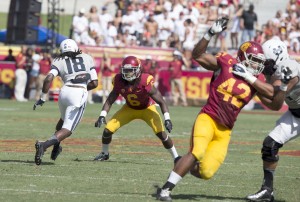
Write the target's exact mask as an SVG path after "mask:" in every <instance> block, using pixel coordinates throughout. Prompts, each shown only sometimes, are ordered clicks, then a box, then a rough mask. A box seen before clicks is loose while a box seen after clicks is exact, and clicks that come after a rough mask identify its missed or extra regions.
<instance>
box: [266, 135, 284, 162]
mask: <svg viewBox="0 0 300 202" xmlns="http://www.w3.org/2000/svg"><path fill="white" fill-rule="evenodd" d="M281 147H282V144H280V143H278V142H276V141H275V140H273V138H271V137H270V136H268V137H266V138H265V140H264V142H263V147H262V149H261V154H262V159H263V160H264V161H267V162H277V161H278V160H279V156H278V152H279V148H281Z"/></svg>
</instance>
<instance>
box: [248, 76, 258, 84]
mask: <svg viewBox="0 0 300 202" xmlns="http://www.w3.org/2000/svg"><path fill="white" fill-rule="evenodd" d="M256 79H257V78H256V77H255V76H252V75H251V76H249V77H247V78H246V81H248V83H250V84H253V83H254V82H255V81H256Z"/></svg>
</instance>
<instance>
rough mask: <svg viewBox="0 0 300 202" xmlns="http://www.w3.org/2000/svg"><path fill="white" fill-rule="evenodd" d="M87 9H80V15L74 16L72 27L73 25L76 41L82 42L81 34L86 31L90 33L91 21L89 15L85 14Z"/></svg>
mask: <svg viewBox="0 0 300 202" xmlns="http://www.w3.org/2000/svg"><path fill="white" fill-rule="evenodd" d="M84 13H85V9H84V8H82V9H80V11H79V13H78V16H74V17H73V21H72V27H73V39H74V40H75V41H76V43H78V44H80V43H81V35H82V34H83V33H85V35H88V34H87V33H88V30H89V21H88V19H87V17H85V16H84Z"/></svg>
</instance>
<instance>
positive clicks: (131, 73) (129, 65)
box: [121, 56, 141, 81]
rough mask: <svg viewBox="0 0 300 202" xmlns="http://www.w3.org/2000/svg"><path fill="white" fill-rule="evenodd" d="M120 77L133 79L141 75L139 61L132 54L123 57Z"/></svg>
mask: <svg viewBox="0 0 300 202" xmlns="http://www.w3.org/2000/svg"><path fill="white" fill-rule="evenodd" d="M121 71H122V78H123V79H125V80H127V81H133V80H135V79H137V78H139V77H140V76H141V61H140V60H139V59H138V58H137V57H134V56H127V57H126V58H124V60H123V62H122V66H121Z"/></svg>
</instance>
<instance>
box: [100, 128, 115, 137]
mask: <svg viewBox="0 0 300 202" xmlns="http://www.w3.org/2000/svg"><path fill="white" fill-rule="evenodd" d="M112 134H113V132H110V131H109V130H108V129H106V128H105V129H104V131H103V134H102V137H104V138H110V137H111V136H112Z"/></svg>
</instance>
